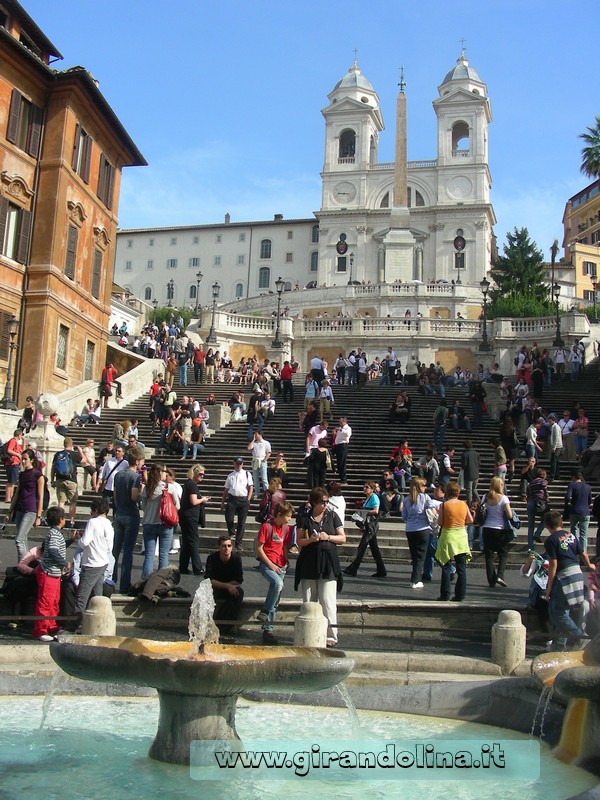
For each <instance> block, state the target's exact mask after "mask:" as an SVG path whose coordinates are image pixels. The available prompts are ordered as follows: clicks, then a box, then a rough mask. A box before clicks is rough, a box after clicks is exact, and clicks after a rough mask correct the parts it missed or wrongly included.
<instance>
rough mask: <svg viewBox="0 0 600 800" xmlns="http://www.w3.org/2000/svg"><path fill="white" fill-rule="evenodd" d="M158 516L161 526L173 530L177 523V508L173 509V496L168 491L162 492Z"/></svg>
mask: <svg viewBox="0 0 600 800" xmlns="http://www.w3.org/2000/svg"><path fill="white" fill-rule="evenodd" d="M159 516H160V521H161V522H162V524H163V525H166V526H167V527H168V528H174V527H175V525H177V523H178V522H179V514H178V513H177V508H176V507H175V502H174V500H173V496H172V495H171V493H170V492H169V490H168V489H164V490H163V493H162V496H161V498H160V510H159Z"/></svg>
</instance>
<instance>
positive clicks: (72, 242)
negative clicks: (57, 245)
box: [65, 225, 127, 280]
mask: <svg viewBox="0 0 600 800" xmlns="http://www.w3.org/2000/svg"><path fill="white" fill-rule="evenodd" d="M78 237H79V230H78V229H77V228H76V227H75V225H69V230H68V233H67V253H66V256H65V275H66V276H67V278H70V279H71V280H75V261H76V259H77V239H78ZM125 269H127V264H125Z"/></svg>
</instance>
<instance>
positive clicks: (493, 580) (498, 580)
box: [483, 477, 512, 588]
mask: <svg viewBox="0 0 600 800" xmlns="http://www.w3.org/2000/svg"><path fill="white" fill-rule="evenodd" d="M483 502H484V503H485V504H486V506H487V515H486V518H485V522H484V523H483V553H484V557H485V571H486V576H487V580H488V583H489V585H490V587H491V588H493V587H495V586H502V587H504V586H506V582H505V580H504V570H505V569H506V563H507V561H508V547H509V544H510V542H511V541H512V532H511V531H508V530H507V529H506V523H507V520H508V519H510V518H511V517H512V509H511V507H510V502H509V500H508V497H507V496H506V495H505V494H504V483H503V481H502V479H501V478H497V477H496V478H492V480H491V481H490V488H489V490H488V493H487V495H486V496H485V497H484V499H483ZM494 554H497V555H498V568H497V569H496V567H495V565H494Z"/></svg>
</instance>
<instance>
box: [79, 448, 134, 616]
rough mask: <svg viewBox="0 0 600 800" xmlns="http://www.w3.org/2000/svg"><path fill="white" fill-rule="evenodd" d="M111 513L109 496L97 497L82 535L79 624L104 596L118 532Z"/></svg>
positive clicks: (93, 501) (92, 504)
mask: <svg viewBox="0 0 600 800" xmlns="http://www.w3.org/2000/svg"><path fill="white" fill-rule="evenodd" d="M125 466H126V467H127V462H125ZM109 510H110V504H109V502H108V500H107V499H106V498H105V497H95V498H94V499H93V500H92V503H91V507H90V511H91V515H92V516H91V518H90V520H89V521H88V523H87V525H86V526H85V531H84V532H83V535H82V536H81V542H80V544H81V548H82V553H81V572H80V574H79V586H78V587H77V598H76V601H75V612H76V613H77V616H78V617H79V622H81V618H82V615H83V612H84V611H85V610H86V608H87V605H88V602H89V600H90V598H91V597H96V596H98V595H101V594H102V584H103V582H104V573H105V572H106V569H107V567H108V564H109V561H110V560H111V559H112V549H113V542H114V531H113V526H112V525H111V524H110V522H109V521H108V519H107V518H106V515H107V514H108V512H109Z"/></svg>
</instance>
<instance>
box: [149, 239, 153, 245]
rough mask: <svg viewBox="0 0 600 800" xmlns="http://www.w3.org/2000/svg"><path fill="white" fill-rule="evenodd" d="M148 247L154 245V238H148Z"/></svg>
mask: <svg viewBox="0 0 600 800" xmlns="http://www.w3.org/2000/svg"><path fill="white" fill-rule="evenodd" d="M148 247H154V239H148Z"/></svg>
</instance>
